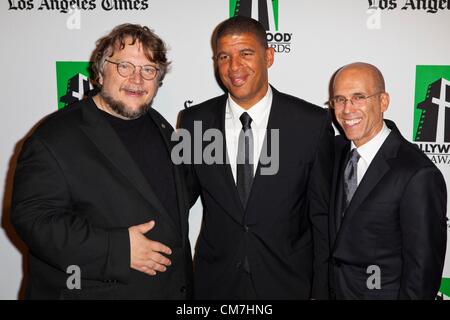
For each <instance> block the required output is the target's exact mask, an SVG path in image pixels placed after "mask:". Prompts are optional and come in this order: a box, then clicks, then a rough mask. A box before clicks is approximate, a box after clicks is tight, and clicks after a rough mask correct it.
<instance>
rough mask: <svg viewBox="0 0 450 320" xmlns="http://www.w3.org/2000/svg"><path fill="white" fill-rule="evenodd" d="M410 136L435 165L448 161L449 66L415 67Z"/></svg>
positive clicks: (449, 157) (449, 146) (449, 153)
mask: <svg viewBox="0 0 450 320" xmlns="http://www.w3.org/2000/svg"><path fill="white" fill-rule="evenodd" d="M414 104H415V111H414V137H413V140H414V141H415V142H416V144H417V146H418V147H419V148H420V149H421V150H422V151H423V152H424V153H425V154H427V155H428V157H429V158H430V159H431V160H432V161H433V162H434V163H435V164H450V66H417V67H416V95H415V103H414Z"/></svg>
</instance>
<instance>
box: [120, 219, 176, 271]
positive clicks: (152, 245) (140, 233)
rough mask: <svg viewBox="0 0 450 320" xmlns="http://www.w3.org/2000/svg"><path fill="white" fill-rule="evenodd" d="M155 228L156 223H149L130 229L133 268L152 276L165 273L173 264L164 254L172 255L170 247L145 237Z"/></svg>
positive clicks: (131, 264)
mask: <svg viewBox="0 0 450 320" xmlns="http://www.w3.org/2000/svg"><path fill="white" fill-rule="evenodd" d="M154 226H155V221H153V220H152V221H149V222H147V223H143V224H140V225H136V226H131V227H129V228H128V233H129V234H130V251H131V261H130V266H131V268H133V269H135V270H138V271H141V272H144V273H146V274H148V275H150V276H154V275H156V272H157V271H158V272H164V271H166V270H167V267H168V266H170V265H171V264H172V263H171V261H170V260H169V259H167V258H166V257H165V256H164V255H162V253H164V254H166V255H170V254H172V250H170V248H169V247H167V246H165V245H163V244H162V243H160V242H157V241H152V240H150V239H148V238H147V237H146V236H144V234H145V233H147V232H149V231H150V230H152V229H153V227H154Z"/></svg>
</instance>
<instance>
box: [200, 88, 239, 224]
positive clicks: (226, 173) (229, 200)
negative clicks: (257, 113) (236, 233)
mask: <svg viewBox="0 0 450 320" xmlns="http://www.w3.org/2000/svg"><path fill="white" fill-rule="evenodd" d="M226 105H227V95H224V96H223V99H220V100H219V102H218V103H217V105H216V106H215V108H216V110H214V112H212V114H213V118H212V120H211V128H216V129H218V130H219V131H220V132H221V134H222V137H223V141H224V143H223V155H224V158H225V159H224V160H225V164H214V165H213V166H211V173H219V177H218V179H217V183H219V184H223V185H222V189H223V192H222V196H223V197H224V203H223V207H224V208H228V210H227V211H228V212H229V214H230V215H231V216H232V217H233V218H234V219H235V220H236V222H238V223H242V221H243V216H244V207H243V205H242V202H241V199H240V197H239V193H238V191H237V187H236V183H235V181H234V177H233V172H232V170H231V166H230V161H229V157H228V149H227V141H226V133H225V110H226ZM204 147H205V146H203V148H204ZM210 178H211V177H210ZM213 179H215V178H213ZM230 204H231V207H230Z"/></svg>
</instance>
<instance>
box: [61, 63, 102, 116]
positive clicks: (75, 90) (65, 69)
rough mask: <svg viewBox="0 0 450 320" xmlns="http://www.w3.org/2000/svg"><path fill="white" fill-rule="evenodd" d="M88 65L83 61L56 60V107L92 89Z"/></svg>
mask: <svg viewBox="0 0 450 320" xmlns="http://www.w3.org/2000/svg"><path fill="white" fill-rule="evenodd" d="M89 67H90V63H89V62H85V61H75V62H74V61H57V62H56V79H57V87H58V88H57V90H58V96H57V98H58V109H62V108H64V107H67V106H68V105H70V104H72V103H74V102H76V101H79V100H81V99H83V97H85V96H86V94H87V92H89V91H90V90H92V88H93V87H92V85H91V83H90V82H89V77H90V74H89Z"/></svg>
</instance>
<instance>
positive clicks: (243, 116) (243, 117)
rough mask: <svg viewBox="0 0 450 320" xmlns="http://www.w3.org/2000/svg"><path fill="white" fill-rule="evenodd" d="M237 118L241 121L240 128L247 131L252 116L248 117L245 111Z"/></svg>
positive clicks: (249, 127)
mask: <svg viewBox="0 0 450 320" xmlns="http://www.w3.org/2000/svg"><path fill="white" fill-rule="evenodd" d="M239 120H241V123H242V128H243V129H244V131H247V130H248V129H251V128H252V127H251V123H252V118H251V117H250V115H249V114H248V113H247V112H244V113H243V114H241V116H240V117H239Z"/></svg>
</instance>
